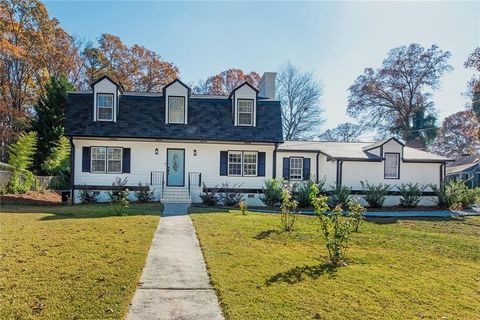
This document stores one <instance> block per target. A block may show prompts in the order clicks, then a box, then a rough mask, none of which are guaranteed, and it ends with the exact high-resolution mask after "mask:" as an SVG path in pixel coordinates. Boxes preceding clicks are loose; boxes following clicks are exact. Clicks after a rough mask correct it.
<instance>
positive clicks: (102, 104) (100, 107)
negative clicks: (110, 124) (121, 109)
mask: <svg viewBox="0 0 480 320" xmlns="http://www.w3.org/2000/svg"><path fill="white" fill-rule="evenodd" d="M97 120H99V121H113V94H107V93H99V94H98V95H97Z"/></svg>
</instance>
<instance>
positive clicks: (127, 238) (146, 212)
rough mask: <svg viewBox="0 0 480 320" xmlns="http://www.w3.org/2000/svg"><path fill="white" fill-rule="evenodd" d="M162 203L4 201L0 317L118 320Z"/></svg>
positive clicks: (0, 213) (0, 221) (0, 214)
mask: <svg viewBox="0 0 480 320" xmlns="http://www.w3.org/2000/svg"><path fill="white" fill-rule="evenodd" d="M160 211H161V207H160V206H159V205H155V204H148V205H132V207H131V208H130V209H129V210H128V216H111V214H110V208H109V206H108V205H101V204H98V205H78V206H73V207H69V206H48V207H38V206H37V207H26V206H2V207H1V210H0V319H30V318H41V319H87V318H88V319H121V318H122V317H124V316H125V314H126V311H127V308H128V304H129V303H130V300H131V298H132V296H133V293H134V291H135V288H136V285H137V282H138V279H139V277H140V274H141V271H142V268H143V266H144V264H145V260H146V256H147V253H148V249H149V247H150V243H151V240H152V236H153V233H154V231H155V228H156V226H157V223H158V220H159V214H160Z"/></svg>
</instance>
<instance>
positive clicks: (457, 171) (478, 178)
mask: <svg viewBox="0 0 480 320" xmlns="http://www.w3.org/2000/svg"><path fill="white" fill-rule="evenodd" d="M447 180H464V181H466V184H467V185H468V187H469V188H476V187H479V186H480V156H478V155H464V156H461V157H458V158H456V159H455V161H453V162H451V163H449V164H448V165H447Z"/></svg>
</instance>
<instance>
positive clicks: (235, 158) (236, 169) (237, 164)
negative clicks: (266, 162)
mask: <svg viewBox="0 0 480 320" xmlns="http://www.w3.org/2000/svg"><path fill="white" fill-rule="evenodd" d="M228 175H229V176H241V175H242V152H237V151H230V152H229V153H228Z"/></svg>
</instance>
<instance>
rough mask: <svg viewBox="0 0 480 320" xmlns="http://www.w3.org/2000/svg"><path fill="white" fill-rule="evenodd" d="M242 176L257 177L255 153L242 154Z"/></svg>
mask: <svg viewBox="0 0 480 320" xmlns="http://www.w3.org/2000/svg"><path fill="white" fill-rule="evenodd" d="M243 175H244V176H256V175H257V153H256V152H244V153H243Z"/></svg>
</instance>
